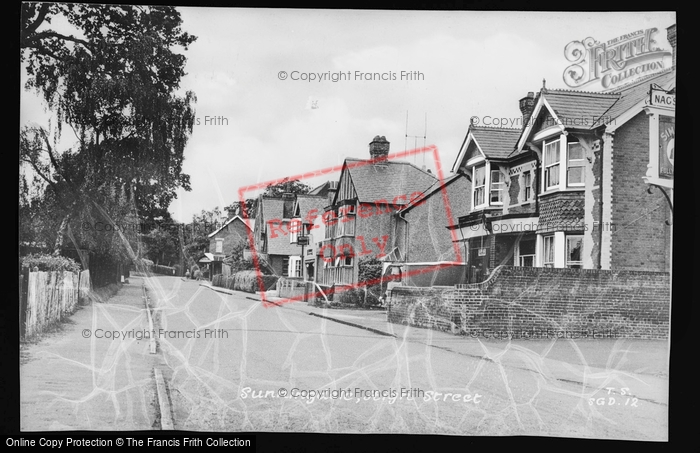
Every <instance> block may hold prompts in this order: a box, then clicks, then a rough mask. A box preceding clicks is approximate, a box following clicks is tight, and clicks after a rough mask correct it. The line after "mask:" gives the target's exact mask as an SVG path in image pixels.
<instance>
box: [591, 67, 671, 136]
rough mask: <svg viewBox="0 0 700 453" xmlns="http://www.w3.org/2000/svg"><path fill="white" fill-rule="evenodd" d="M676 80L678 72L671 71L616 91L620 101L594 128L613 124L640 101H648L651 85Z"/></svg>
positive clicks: (662, 84) (664, 83) (643, 79)
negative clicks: (613, 121)
mask: <svg viewBox="0 0 700 453" xmlns="http://www.w3.org/2000/svg"><path fill="white" fill-rule="evenodd" d="M675 80H676V71H675V70H670V71H668V72H664V73H661V74H654V75H652V76H650V77H644V78H642V79H641V80H638V81H636V82H635V83H633V84H631V85H629V86H627V87H623V88H622V89H620V90H618V91H616V92H615V93H616V94H618V95H619V99H618V101H617V102H616V103H615V104H614V105H613V106H612V107H611V108H610V109H609V110H608V111H607V112H605V113H604V114H603V116H602V117H601V118H600V119H599V120H598V121H596V123H595V124H593V127H598V126H600V125H602V124H606V123H609V122H611V120H614V119H615V118H617V117H619V116H620V115H622V114H623V113H625V112H626V111H627V110H629V109H630V108H632V107H634V106H635V105H636V104H638V103H639V102H640V101H642V100H644V99H646V98H647V97H648V96H649V85H650V84H652V83H655V84H657V85H661V86H665V85H666V84H668V83H670V82H674V81H675ZM674 86H675V84H674Z"/></svg>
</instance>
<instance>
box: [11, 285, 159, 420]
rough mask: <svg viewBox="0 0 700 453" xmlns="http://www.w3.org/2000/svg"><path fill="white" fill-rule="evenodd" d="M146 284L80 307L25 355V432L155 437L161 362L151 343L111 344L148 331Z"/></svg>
mask: <svg viewBox="0 0 700 453" xmlns="http://www.w3.org/2000/svg"><path fill="white" fill-rule="evenodd" d="M142 283H143V280H142V279H141V278H136V277H131V278H130V281H129V283H126V284H123V285H122V286H121V288H120V289H119V290H118V291H117V293H116V294H115V295H114V296H112V297H111V298H109V299H107V300H96V299H95V295H94V293H93V297H92V299H93V300H92V301H91V303H90V304H89V305H84V306H80V307H79V308H78V310H77V311H76V312H75V313H74V314H72V315H71V316H70V317H69V318H67V319H66V320H65V321H63V322H62V323H61V324H60V325H59V327H58V329H57V330H55V331H53V332H51V333H47V334H43V335H42V336H41V337H39V339H38V340H34V341H32V342H28V343H24V344H22V345H21V348H20V429H21V431H65V430H71V431H74V430H99V431H112V430H119V431H133V430H147V429H158V428H159V422H158V419H159V417H158V415H157V413H158V411H157V409H156V400H157V396H156V385H155V380H154V376H153V370H154V366H155V365H157V362H158V360H159V358H158V356H155V355H152V354H150V348H149V341H148V340H143V339H137V338H135V336H132V338H126V339H118V340H115V339H114V338H106V337H108V336H109V335H111V334H108V333H107V332H115V331H119V332H127V331H131V330H133V331H139V330H140V331H143V330H144V329H146V330H148V318H147V314H146V310H145V307H144V305H143V299H142V297H141V295H142V293H141V291H142V289H141V287H142Z"/></svg>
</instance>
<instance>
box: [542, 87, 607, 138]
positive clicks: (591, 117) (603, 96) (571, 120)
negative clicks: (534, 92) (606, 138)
mask: <svg viewBox="0 0 700 453" xmlns="http://www.w3.org/2000/svg"><path fill="white" fill-rule="evenodd" d="M542 96H543V97H544V98H545V99H546V100H547V103H548V104H549V105H550V106H551V107H552V110H554V114H555V115H556V117H557V119H558V120H559V121H560V124H561V125H562V126H564V127H571V128H574V129H590V128H593V127H594V126H593V125H594V123H595V122H596V121H597V120H598V119H599V118H600V117H601V116H603V115H604V114H605V112H607V111H608V110H609V109H610V107H612V106H613V105H614V104H615V102H617V100H618V99H619V98H620V95H619V94H617V93H593V92H590V91H573V90H551V89H547V90H545V91H543V92H542Z"/></svg>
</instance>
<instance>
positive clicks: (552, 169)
mask: <svg viewBox="0 0 700 453" xmlns="http://www.w3.org/2000/svg"><path fill="white" fill-rule="evenodd" d="M559 146H560V143H559V138H557V139H556V140H554V141H552V142H549V143H547V142H545V144H544V190H549V189H552V188H556V187H558V186H559V171H560V170H559V166H560V158H561V156H560V152H559V149H560V148H559Z"/></svg>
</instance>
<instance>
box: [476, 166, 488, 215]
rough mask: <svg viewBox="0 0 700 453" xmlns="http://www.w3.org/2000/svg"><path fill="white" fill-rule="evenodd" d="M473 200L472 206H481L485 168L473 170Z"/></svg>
mask: <svg viewBox="0 0 700 453" xmlns="http://www.w3.org/2000/svg"><path fill="white" fill-rule="evenodd" d="M473 179H474V199H473V206H474V207H476V206H481V205H483V204H484V203H485V202H486V200H485V191H486V167H485V166H481V167H475V168H474V178H473Z"/></svg>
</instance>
